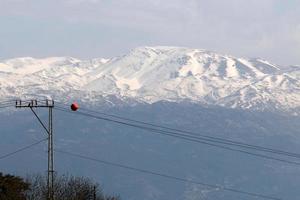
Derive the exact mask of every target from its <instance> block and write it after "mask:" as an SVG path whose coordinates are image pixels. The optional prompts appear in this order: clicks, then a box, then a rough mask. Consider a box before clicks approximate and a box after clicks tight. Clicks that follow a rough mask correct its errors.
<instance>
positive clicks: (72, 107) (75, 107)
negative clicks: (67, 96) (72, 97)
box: [71, 102, 79, 111]
mask: <svg viewBox="0 0 300 200" xmlns="http://www.w3.org/2000/svg"><path fill="white" fill-rule="evenodd" d="M78 108H79V105H78V103H76V102H74V103H72V105H71V110H73V111H76V110H78Z"/></svg>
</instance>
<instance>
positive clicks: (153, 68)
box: [0, 47, 300, 110]
mask: <svg viewBox="0 0 300 200" xmlns="http://www.w3.org/2000/svg"><path fill="white" fill-rule="evenodd" d="M0 87H1V90H0V97H1V99H7V98H29V97H32V96H35V97H36V96H38V97H51V98H55V99H56V100H59V101H66V100H69V99H78V98H80V99H81V100H82V101H89V102H90V103H99V102H103V103H104V102H106V103H109V104H116V102H122V103H128V102H141V103H154V102H158V101H172V102H180V101H192V102H196V103H200V104H202V105H220V106H225V107H232V108H253V109H280V110H295V109H297V108H299V106H300V67H299V66H293V67H285V68H280V67H279V66H277V65H275V64H271V63H270V62H267V61H265V60H262V59H244V58H236V57H233V56H228V55H220V54H217V53H215V52H210V51H206V50H200V49H188V48H178V47H141V48H136V49H134V50H132V51H131V52H129V53H128V54H127V55H124V56H120V57H114V58H111V59H92V60H85V61H81V60H78V59H75V58H71V57H53V58H45V59H34V58H29V57H28V58H16V59H9V60H2V61H0ZM66 97H67V98H68V99H66Z"/></svg>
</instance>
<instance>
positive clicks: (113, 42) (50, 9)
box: [0, 0, 300, 65]
mask: <svg viewBox="0 0 300 200" xmlns="http://www.w3.org/2000/svg"><path fill="white" fill-rule="evenodd" d="M140 46H180V47H190V48H199V49H207V50H211V51H215V52H219V53H222V54H230V55H233V56H238V57H249V58H252V57H260V58H263V59H266V60H269V61H271V62H273V63H277V64H281V65H300V0H0V59H7V58H13V57H24V56H31V57H49V56H72V57H76V58H80V59H90V58H99V57H104V58H109V57H113V56H119V55H123V54H126V53H127V52H129V51H130V50H131V49H134V48H136V47H140Z"/></svg>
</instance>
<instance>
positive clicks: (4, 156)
mask: <svg viewBox="0 0 300 200" xmlns="http://www.w3.org/2000/svg"><path fill="white" fill-rule="evenodd" d="M46 140H47V138H44V139H42V140H39V141H37V142H35V143H32V144H30V145H27V146H25V147H22V148H20V149H17V150H15V151H13V152H10V153H7V154H4V155H2V156H0V160H2V159H4V158H7V157H10V156H12V155H14V154H16V153H19V152H21V151H25V150H27V149H30V148H31V147H33V146H36V145H38V144H40V143H42V142H44V141H46Z"/></svg>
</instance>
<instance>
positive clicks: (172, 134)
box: [55, 108, 300, 166]
mask: <svg viewBox="0 0 300 200" xmlns="http://www.w3.org/2000/svg"><path fill="white" fill-rule="evenodd" d="M55 109H56V110H60V111H63V112H68V113H74V114H78V115H82V116H87V117H92V118H95V119H100V120H105V121H109V122H114V123H118V124H122V125H126V126H130V127H135V128H139V129H143V130H147V131H150V132H154V133H158V134H162V135H167V136H171V137H175V138H179V139H183V140H186V141H191V142H196V143H200V144H205V145H209V146H213V147H218V148H222V149H226V150H229V151H234V152H239V153H244V154H248V155H252V156H256V157H261V158H264V159H269V160H275V161H279V162H284V163H288V164H294V165H298V166H299V165H300V163H299V162H294V161H289V160H285V159H281V158H276V157H272V156H268V155H263V154H258V153H252V152H249V151H245V150H241V149H234V148H231V147H228V146H223V145H219V144H214V143H211V142H205V141H203V140H201V139H196V138H190V137H188V136H185V135H180V134H178V133H174V132H170V131H164V130H157V129H153V128H149V127H143V126H140V125H134V124H130V123H126V122H121V121H118V120H113V119H108V118H104V117H99V116H95V115H92V114H88V113H83V112H78V111H77V112H76V113H75V112H71V111H69V110H64V109H60V108H55Z"/></svg>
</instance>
